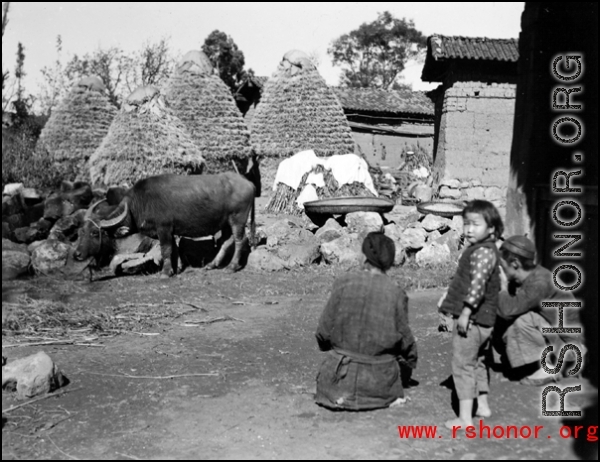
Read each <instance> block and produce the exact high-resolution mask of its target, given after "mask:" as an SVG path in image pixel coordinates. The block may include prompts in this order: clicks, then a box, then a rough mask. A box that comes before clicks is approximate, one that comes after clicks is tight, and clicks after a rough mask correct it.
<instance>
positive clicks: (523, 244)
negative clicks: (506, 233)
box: [496, 236, 582, 386]
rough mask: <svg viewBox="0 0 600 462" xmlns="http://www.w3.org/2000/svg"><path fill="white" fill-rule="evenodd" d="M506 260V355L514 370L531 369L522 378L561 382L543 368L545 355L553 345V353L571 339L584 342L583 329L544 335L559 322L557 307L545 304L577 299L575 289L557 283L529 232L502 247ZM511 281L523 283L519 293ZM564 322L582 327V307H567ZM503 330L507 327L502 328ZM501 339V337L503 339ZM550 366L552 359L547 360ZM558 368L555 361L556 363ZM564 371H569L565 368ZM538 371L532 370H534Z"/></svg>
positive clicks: (502, 313)
mask: <svg viewBox="0 0 600 462" xmlns="http://www.w3.org/2000/svg"><path fill="white" fill-rule="evenodd" d="M500 254H501V258H500V264H501V266H502V269H503V271H504V274H505V275H506V279H505V280H503V282H502V290H501V292H500V295H499V300H498V304H499V310H498V316H499V318H500V322H499V324H501V323H502V322H503V323H504V324H505V330H504V332H503V333H502V334H501V339H502V344H503V345H504V346H505V352H506V356H507V358H508V361H509V363H510V366H511V367H512V368H513V369H517V370H519V371H521V372H524V373H526V374H528V375H527V376H526V377H525V378H523V379H522V380H521V381H520V383H521V384H522V385H528V386H543V385H546V384H548V383H551V382H554V381H556V378H555V376H553V375H549V374H548V373H547V372H545V371H544V369H543V368H542V367H541V361H540V360H541V355H542V352H543V351H544V350H545V349H546V347H547V346H549V345H553V347H554V350H553V352H552V353H554V354H555V355H558V353H559V352H560V350H561V348H562V346H563V345H564V344H566V343H570V342H577V344H578V345H581V344H582V341H581V336H580V334H574V335H570V334H542V328H543V327H558V325H559V323H558V312H559V309H558V308H557V307H543V306H542V302H558V301H565V302H571V301H574V300H575V298H574V297H573V295H572V294H571V293H570V292H562V291H560V290H559V289H557V288H556V286H555V284H554V282H553V278H552V273H551V272H550V271H549V270H547V269H546V268H544V267H543V266H541V265H539V264H537V263H536V259H535V257H536V249H535V245H534V244H533V242H532V241H531V240H529V239H528V238H527V237H525V236H512V237H509V238H508V239H506V240H505V241H504V243H503V244H502V247H501V249H500ZM508 282H512V283H514V284H515V285H516V286H517V289H516V292H515V293H514V294H511V293H509V291H508ZM563 325H564V327H565V328H567V327H581V325H580V323H579V313H578V309H576V308H572V307H565V308H564V323H563ZM498 327H499V326H498V325H497V326H496V329H497V333H500V332H501V331H502V329H498ZM497 340H498V339H497ZM547 363H548V364H549V365H550V364H551V361H547ZM550 367H552V366H550ZM563 369H564V370H568V369H566V368H563ZM532 370H533V372H532V373H531V371H532Z"/></svg>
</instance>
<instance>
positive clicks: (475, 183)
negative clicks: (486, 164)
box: [471, 178, 483, 187]
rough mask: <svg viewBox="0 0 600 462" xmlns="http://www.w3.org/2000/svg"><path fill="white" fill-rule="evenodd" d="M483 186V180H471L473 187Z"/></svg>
mask: <svg viewBox="0 0 600 462" xmlns="http://www.w3.org/2000/svg"><path fill="white" fill-rule="evenodd" d="M482 184H483V183H481V180H480V179H479V178H476V179H474V180H471V186H473V187H477V186H481V185H482Z"/></svg>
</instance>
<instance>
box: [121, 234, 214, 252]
mask: <svg viewBox="0 0 600 462" xmlns="http://www.w3.org/2000/svg"><path fill="white" fill-rule="evenodd" d="M181 241H183V239H182V240H181ZM181 241H180V242H179V244H180V247H181V244H182V242H181ZM186 241H188V239H186ZM210 241H211V243H212V242H213V239H212V237H211V238H210ZM114 242H115V253H116V254H118V255H127V254H133V253H141V254H144V253H147V252H150V250H152V249H153V248H154V247H156V246H157V245H160V244H159V242H158V240H157V239H152V238H149V237H148V236H144V235H143V234H139V233H137V234H130V235H129V236H126V237H124V238H121V239H115V241H114ZM185 245H186V244H184V246H185ZM213 246H214V243H213Z"/></svg>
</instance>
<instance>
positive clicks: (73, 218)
mask: <svg viewBox="0 0 600 462" xmlns="http://www.w3.org/2000/svg"><path fill="white" fill-rule="evenodd" d="M81 218H82V217H81V216H79V215H77V214H73V215H69V216H68V217H62V218H59V219H58V221H57V222H56V223H55V224H54V226H53V227H52V229H51V230H50V239H55V240H58V241H61V242H67V241H69V242H72V241H74V240H76V239H77V231H78V230H79V228H80V227H81V225H82V224H83V221H82V219H81Z"/></svg>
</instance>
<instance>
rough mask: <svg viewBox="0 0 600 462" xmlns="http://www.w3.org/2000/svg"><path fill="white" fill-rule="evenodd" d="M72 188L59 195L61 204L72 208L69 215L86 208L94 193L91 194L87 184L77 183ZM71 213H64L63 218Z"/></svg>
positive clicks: (90, 188)
mask: <svg viewBox="0 0 600 462" xmlns="http://www.w3.org/2000/svg"><path fill="white" fill-rule="evenodd" d="M72 188H73V189H68V190H66V191H63V192H61V194H60V196H61V198H62V200H63V202H67V203H68V204H70V207H71V208H72V211H71V213H73V212H76V211H77V210H81V209H86V208H88V206H89V205H90V204H91V202H92V200H93V199H94V193H93V192H92V187H91V186H90V185H89V183H86V182H77V183H75V184H74V185H73V186H72ZM71 213H68V214H66V213H65V214H64V215H63V216H66V215H70V214H71Z"/></svg>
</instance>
